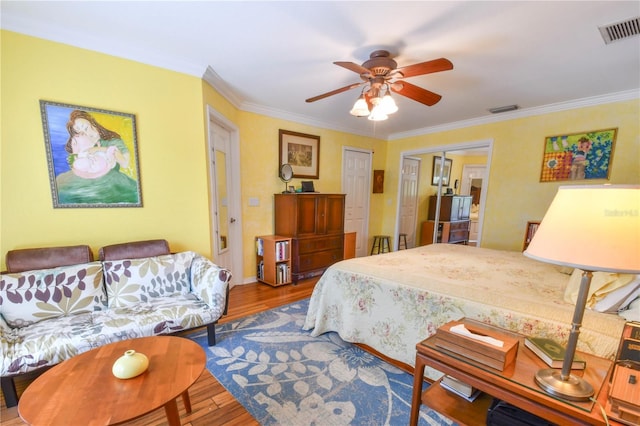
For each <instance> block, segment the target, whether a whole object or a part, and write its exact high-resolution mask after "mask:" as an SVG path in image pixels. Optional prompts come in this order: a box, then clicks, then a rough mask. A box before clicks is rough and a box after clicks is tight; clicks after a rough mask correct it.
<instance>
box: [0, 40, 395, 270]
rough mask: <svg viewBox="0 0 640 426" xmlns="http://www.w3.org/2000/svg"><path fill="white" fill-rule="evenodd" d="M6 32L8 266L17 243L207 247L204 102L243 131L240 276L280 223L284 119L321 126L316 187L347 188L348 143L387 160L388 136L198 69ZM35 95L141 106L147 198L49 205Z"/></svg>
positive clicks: (4, 237)
mask: <svg viewBox="0 0 640 426" xmlns="http://www.w3.org/2000/svg"><path fill="white" fill-rule="evenodd" d="M1 35H2V41H1V43H2V45H1V46H2V53H3V55H2V58H1V59H2V64H1V67H2V69H1V71H2V74H1V78H2V80H1V84H2V93H1V96H2V97H1V102H2V106H3V108H2V111H1V114H2V115H1V117H2V131H1V137H2V144H1V150H2V151H1V158H0V161H1V166H2V170H1V182H0V190H1V196H0V207H1V208H2V211H1V213H2V221H1V223H0V251H1V252H2V263H1V266H2V268H4V254H5V253H6V252H7V251H8V250H12V249H17V248H25V247H44V246H55V245H71V244H89V245H90V246H91V247H92V248H93V249H94V251H97V249H98V248H99V247H101V246H103V245H106V244H112V243H117V242H123V241H133V240H140V239H147V238H166V239H167V240H169V243H170V244H171V248H172V250H174V251H181V250H194V251H197V252H199V253H202V254H204V255H206V256H209V257H211V256H212V253H211V240H210V234H211V229H210V218H209V202H210V200H209V194H210V191H209V183H208V182H209V166H208V163H209V162H208V157H207V155H208V154H207V132H206V129H207V120H208V117H207V112H206V106H207V105H209V106H211V107H212V108H214V109H215V110H216V111H217V112H218V113H220V114H222V115H224V116H225V117H226V118H227V119H228V120H229V121H231V122H233V123H234V124H235V125H236V126H237V127H238V128H239V130H240V155H241V176H242V177H241V179H242V181H241V191H242V195H241V196H242V219H243V244H244V252H243V262H244V271H243V274H242V275H243V277H247V278H248V277H251V276H255V253H254V248H255V246H254V238H255V236H256V235H263V234H270V233H272V232H273V213H272V210H273V209H272V203H273V194H274V193H276V192H281V191H282V188H283V186H284V185H283V183H282V181H280V179H279V178H278V129H280V128H282V129H287V130H292V131H297V132H303V133H309V134H314V135H319V136H320V138H321V155H320V180H318V181H316V182H315V186H316V189H317V190H319V191H322V192H340V190H341V175H342V160H341V159H342V148H343V146H349V147H357V148H364V149H372V150H375V155H374V157H373V158H374V160H373V166H374V168H379V169H382V168H384V163H385V160H386V158H385V145H386V143H385V142H384V141H381V140H377V139H373V138H366V137H361V136H356V135H350V134H346V133H341V132H336V131H332V130H326V129H320V128H316V127H312V126H305V125H301V124H298V123H293V122H288V121H285V120H278V119H273V118H269V117H265V116H260V115H257V114H253V113H248V112H241V111H238V110H237V109H236V108H235V107H233V106H232V105H231V104H230V103H229V102H228V101H227V100H225V99H224V98H223V97H222V96H220V94H219V93H217V92H216V91H215V90H214V89H213V88H211V86H209V85H208V84H206V83H204V82H203V81H202V80H201V79H199V78H195V77H191V76H187V75H184V74H180V73H176V72H172V71H167V70H164V69H160V68H157V67H152V66H148V65H143V64H140V63H137V62H133V61H128V60H124V59H120V58H116V57H112V56H108V55H103V54H100V53H96V52H91V51H87V50H83V49H78V48H75V47H70V46H67V45H62V44H59V43H53V42H49V41H45V40H41V39H37V38H32V37H27V36H24V35H20V34H16V33H12V32H7V31H2V33H1ZM43 64H46V66H44V65H43ZM40 99H45V100H50V101H55V102H61V103H68V104H74V105H80V106H87V107H94V108H100V109H106V110H113V111H122V112H127V113H132V114H134V115H135V116H136V122H137V128H138V134H137V136H138V150H139V160H140V174H141V183H142V196H143V204H144V206H143V207H142V208H99V209H87V208H81V209H69V208H64V209H60V208H58V209H54V208H53V204H52V199H51V192H50V187H49V176H48V171H47V157H46V151H45V145H44V138H43V131H42V121H41V118H40V111H39V100H40ZM291 184H294V185H296V186H299V185H300V180H299V179H295V180H294V181H293V182H292V183H291ZM387 191H388V190H387ZM250 197H257V198H259V200H260V206H259V207H249V206H248V202H249V198H250ZM380 203H381V201H378V200H377V199H376V198H375V197H374V199H373V200H372V207H373V208H372V214H371V223H372V224H376V223H379V222H381V221H382V216H381V212H382V208H381V207H380V205H379V204H380ZM372 226H373V225H372ZM214 260H215V259H214Z"/></svg>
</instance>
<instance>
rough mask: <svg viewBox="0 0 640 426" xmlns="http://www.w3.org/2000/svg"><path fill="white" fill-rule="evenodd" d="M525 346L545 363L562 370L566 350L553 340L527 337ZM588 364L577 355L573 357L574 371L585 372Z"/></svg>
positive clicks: (572, 367)
mask: <svg viewBox="0 0 640 426" xmlns="http://www.w3.org/2000/svg"><path fill="white" fill-rule="evenodd" d="M524 345H525V346H526V347H528V348H529V349H531V350H532V351H533V353H535V354H536V355H538V357H539V358H540V359H541V360H543V361H544V362H545V364H547V365H548V366H549V367H551V368H562V363H563V361H564V355H565V348H564V346H562V345H561V344H560V343H558V342H556V341H555V340H553V339H547V338H544V337H526V338H525V339H524ZM586 366H587V363H586V362H585V361H584V360H582V359H580V357H578V356H577V355H575V356H574V357H573V364H571V369H572V370H584V369H585V367H586Z"/></svg>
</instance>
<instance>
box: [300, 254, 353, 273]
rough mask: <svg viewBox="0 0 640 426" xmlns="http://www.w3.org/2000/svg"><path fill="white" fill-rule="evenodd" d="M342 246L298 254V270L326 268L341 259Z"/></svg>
mask: <svg viewBox="0 0 640 426" xmlns="http://www.w3.org/2000/svg"><path fill="white" fill-rule="evenodd" d="M342 255H343V251H342V248H339V249H337V250H325V251H319V252H316V253H312V254H305V255H300V257H299V258H298V271H296V272H304V271H309V270H312V269H318V268H326V267H328V266H331V265H333V264H334V263H336V262H338V261H340V260H342Z"/></svg>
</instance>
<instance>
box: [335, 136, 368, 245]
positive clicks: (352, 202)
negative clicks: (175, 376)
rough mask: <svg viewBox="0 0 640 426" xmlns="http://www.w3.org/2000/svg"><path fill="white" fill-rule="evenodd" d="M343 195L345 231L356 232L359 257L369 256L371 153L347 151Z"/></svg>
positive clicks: (346, 149)
mask: <svg viewBox="0 0 640 426" xmlns="http://www.w3.org/2000/svg"><path fill="white" fill-rule="evenodd" d="M342 192H343V193H345V194H346V198H345V210H344V232H354V231H355V232H356V257H361V256H366V255H367V254H368V252H367V246H368V243H367V242H368V241H369V203H370V197H371V194H370V192H371V151H362V150H357V149H352V148H345V149H344V151H343V153H342Z"/></svg>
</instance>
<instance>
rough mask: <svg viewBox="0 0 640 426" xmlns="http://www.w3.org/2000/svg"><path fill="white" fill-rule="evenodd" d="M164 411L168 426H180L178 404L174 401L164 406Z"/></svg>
mask: <svg viewBox="0 0 640 426" xmlns="http://www.w3.org/2000/svg"><path fill="white" fill-rule="evenodd" d="M164 411H165V413H166V414H167V420H168V421H169V426H180V425H181V423H180V413H178V404H177V403H176V400H175V399H172V400H171V401H168V402H167V403H166V404H164Z"/></svg>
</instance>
